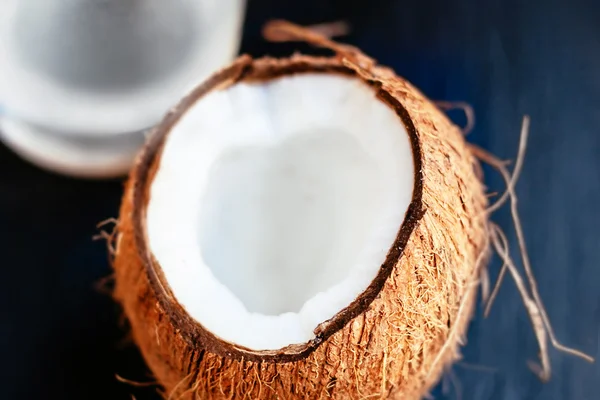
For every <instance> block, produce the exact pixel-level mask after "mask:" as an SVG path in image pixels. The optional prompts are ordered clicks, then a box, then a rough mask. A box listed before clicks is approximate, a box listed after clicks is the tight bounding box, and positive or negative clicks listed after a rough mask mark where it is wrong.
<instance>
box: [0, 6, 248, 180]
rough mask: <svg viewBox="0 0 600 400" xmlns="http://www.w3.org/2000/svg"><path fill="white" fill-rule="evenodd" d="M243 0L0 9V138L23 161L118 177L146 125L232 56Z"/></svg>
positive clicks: (10, 7)
mask: <svg viewBox="0 0 600 400" xmlns="http://www.w3.org/2000/svg"><path fill="white" fill-rule="evenodd" d="M244 3H245V1H244V0H43V1H40V0H1V1H0V113H1V119H0V136H1V137H2V139H3V140H4V142H5V143H7V144H8V145H9V146H10V147H12V148H13V149H14V150H15V151H16V152H18V153H20V154H21V155H22V156H23V157H25V158H27V159H28V160H30V161H32V162H34V163H36V164H38V165H41V166H43V167H46V168H50V169H53V170H56V171H59V172H63V173H67V174H71V175H78V176H88V177H92V176H95V177H107V176H113V175H118V174H122V173H124V172H125V171H127V170H128V169H129V167H130V165H131V162H132V160H133V157H134V156H135V154H136V152H137V151H138V149H139V147H140V146H141V144H142V143H143V131H144V130H146V129H147V128H149V127H152V126H153V125H155V124H156V123H157V122H158V121H160V119H161V118H162V116H163V115H164V114H165V112H166V111H167V110H168V109H169V108H170V107H171V106H173V105H174V104H175V103H176V102H177V101H178V100H179V99H180V98H181V97H182V96H183V94H184V93H185V92H186V91H187V90H188V89H189V88H190V87H191V86H193V85H194V84H196V83H198V82H199V81H201V80H202V79H204V78H205V77H206V76H207V75H209V74H210V73H211V72H213V71H215V70H216V69H218V68H219V67H221V66H223V65H225V64H226V63H228V62H229V61H230V60H231V59H232V58H233V57H234V56H235V54H236V53H237V50H238V45H239V41H240V35H241V25H242V20H243V11H244Z"/></svg>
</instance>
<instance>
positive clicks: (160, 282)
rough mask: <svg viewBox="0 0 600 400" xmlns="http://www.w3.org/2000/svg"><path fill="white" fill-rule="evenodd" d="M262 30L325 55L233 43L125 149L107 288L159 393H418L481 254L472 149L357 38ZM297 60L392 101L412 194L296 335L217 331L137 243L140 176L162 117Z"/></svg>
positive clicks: (427, 383)
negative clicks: (384, 234) (146, 135)
mask: <svg viewBox="0 0 600 400" xmlns="http://www.w3.org/2000/svg"><path fill="white" fill-rule="evenodd" d="M266 33H267V36H269V37H270V38H271V39H278V40H285V39H290V38H291V39H294V38H301V39H303V40H307V41H310V42H313V43H314V44H317V45H320V46H324V47H328V48H330V49H332V50H334V51H335V52H336V55H335V56H333V57H330V58H327V57H310V56H304V55H295V56H293V57H291V58H285V59H274V58H269V57H266V58H260V59H252V58H250V57H249V56H242V57H240V58H239V59H237V60H236V61H235V62H234V63H233V64H232V65H231V66H229V67H227V68H225V69H223V70H222V71H220V72H218V73H216V74H215V75H213V76H212V77H211V78H209V79H208V80H207V81H206V82H205V83H204V84H202V85H201V86H199V87H198V88H196V89H195V90H194V91H193V92H192V93H191V94H190V95H188V96H187V97H186V98H185V99H183V101H182V102H181V103H180V104H179V105H178V106H176V107H175V108H174V109H173V110H172V111H171V112H170V113H169V114H168V115H167V116H166V118H165V119H164V120H163V122H162V123H161V124H160V125H159V126H158V127H157V128H156V130H155V131H154V133H153V134H152V136H151V138H150V140H149V141H148V143H147V145H146V147H145V148H144V150H143V151H142V153H141V155H140V156H139V158H138V160H137V163H136V166H135V168H134V169H133V171H132V172H131V175H130V179H129V181H128V184H127V187H126V191H125V195H124V197H123V202H122V206H121V212H120V219H119V225H118V231H119V234H118V235H119V237H118V239H117V247H116V249H115V254H114V255H115V259H114V269H115V278H116V287H115V297H116V298H117V299H118V300H119V301H120V302H121V304H122V305H123V308H124V311H125V314H126V315H127V317H128V319H129V321H130V324H131V328H132V333H133V337H134V340H135V342H136V343H137V345H138V346H139V348H140V350H141V352H142V355H143V356H144V358H145V360H146V362H147V364H148V366H149V367H150V369H151V370H152V372H153V373H154V375H155V377H156V379H157V380H158V381H159V382H160V383H161V384H162V386H163V387H164V390H165V392H164V393H165V395H166V396H168V397H170V398H182V399H195V398H200V399H204V398H215V399H217V398H245V397H248V398H253V399H254V398H283V399H287V398H310V399H313V398H314V399H317V398H327V397H331V398H336V399H362V398H376V397H377V398H403V399H405V398H406V399H413V398H420V397H422V396H423V395H425V394H426V393H427V391H428V390H429V389H430V388H431V387H432V385H434V384H435V383H436V382H437V381H438V379H439V377H440V376H441V374H442V372H443V370H444V368H445V367H446V366H447V365H449V364H450V363H452V362H453V361H455V360H456V359H458V358H459V356H460V353H459V348H460V345H461V344H462V343H463V341H462V340H461V339H462V337H463V334H464V333H465V331H466V328H467V325H468V322H469V319H470V316H471V313H472V310H473V306H474V304H475V299H476V290H475V288H476V284H477V277H478V273H479V269H480V266H481V265H482V264H483V263H484V261H485V260H486V258H487V257H486V256H487V254H488V252H487V250H488V234H487V226H488V225H487V213H486V212H485V210H486V206H487V200H486V196H485V194H484V188H483V185H482V183H481V181H480V179H479V178H478V175H477V171H478V161H477V159H476V158H475V157H474V155H473V154H472V152H471V151H470V150H469V148H468V147H467V145H466V142H465V139H464V137H463V135H462V133H461V130H460V129H459V128H458V127H456V126H455V125H453V124H452V123H451V122H450V120H449V119H448V118H447V117H446V116H445V115H444V114H443V113H442V112H441V111H440V110H439V109H438V108H437V107H436V106H435V105H434V104H433V103H432V102H431V101H430V100H429V99H427V98H426V97H425V96H424V95H423V94H421V93H420V92H419V91H418V90H417V89H415V88H414V87H413V86H412V85H410V84H409V83H408V82H407V81H405V80H404V79H402V78H400V77H398V76H396V75H395V74H394V73H393V71H391V70H390V69H387V68H384V67H380V66H377V65H376V64H375V62H374V61H373V60H372V59H370V58H369V57H367V56H365V55H364V54H362V53H361V52H360V51H359V50H358V49H356V48H353V47H351V46H346V45H341V44H337V43H335V42H332V41H330V40H329V39H327V38H325V37H324V36H321V35H319V34H317V33H314V32H309V31H306V30H303V29H302V28H299V27H296V26H293V25H289V24H287V25H286V24H284V23H276V24H273V25H270V27H269V29H268V30H267V32H266ZM309 72H310V73H323V74H343V75H346V76H348V77H351V78H353V79H358V80H361V81H362V82H364V83H365V84H366V85H368V86H369V87H370V88H371V89H372V90H373V92H374V93H375V94H376V95H377V98H378V99H379V101H383V102H384V103H386V104H387V105H389V106H390V107H391V108H392V109H394V110H395V111H396V113H397V114H398V123H402V124H404V125H405V127H406V128H407V131H408V133H409V135H410V139H411V142H412V147H413V154H414V162H415V183H414V189H413V198H412V202H411V205H410V207H409V209H408V211H407V213H406V218H405V221H404V223H403V224H402V226H401V227H400V230H399V234H398V237H397V240H396V242H395V243H394V244H393V246H392V247H391V248H390V250H389V253H388V256H387V258H386V261H385V262H384V264H383V265H382V267H381V269H380V272H379V273H378V275H377V277H376V278H375V279H374V280H373V281H372V283H371V284H370V286H369V287H368V288H367V289H366V290H365V291H364V292H363V293H362V294H361V295H360V296H359V297H358V298H357V299H356V300H355V301H354V302H352V303H351V304H349V305H348V306H347V307H346V308H344V309H343V310H341V311H340V312H339V313H338V314H336V315H335V316H334V317H333V318H332V319H331V320H328V321H324V322H323V323H321V324H320V325H319V326H317V327H316V329H315V339H313V340H311V341H310V342H308V343H304V344H297V345H292V346H288V347H286V348H284V349H280V350H278V351H254V350H250V349H247V348H243V347H240V346H236V345H234V344H231V343H227V342H224V341H222V340H221V339H219V338H218V337H216V336H215V335H213V334H212V333H211V332H210V331H207V330H206V329H204V327H202V326H201V325H200V324H199V323H198V322H197V321H195V320H193V319H192V318H191V317H190V316H189V315H188V314H187V313H186V311H185V309H184V308H183V307H182V306H181V305H180V304H179V303H178V302H177V298H176V296H175V295H174V293H173V292H172V291H171V289H170V288H169V283H168V282H167V281H166V279H165V277H164V275H163V274H162V270H161V267H160V265H158V263H157V261H156V260H155V259H154V258H153V256H152V249H150V248H149V247H148V245H147V239H146V228H145V213H146V207H147V204H148V201H149V187H150V185H151V183H152V180H153V177H154V173H155V172H156V170H157V169H158V168H160V156H161V148H162V145H163V143H164V142H165V141H166V140H168V137H169V132H170V130H171V128H172V127H173V126H174V124H176V123H177V121H178V119H179V117H180V116H181V115H182V114H183V113H184V112H185V111H186V110H187V109H188V108H189V107H191V106H192V105H193V104H194V103H195V102H196V101H201V98H202V96H204V95H205V94H206V93H208V92H210V91H213V90H224V89H226V88H228V87H230V86H232V85H235V84H236V83H238V82H255V83H256V84H260V83H261V82H265V81H268V80H271V79H277V78H278V77H281V76H286V75H289V74H302V73H309ZM374 101H376V100H374Z"/></svg>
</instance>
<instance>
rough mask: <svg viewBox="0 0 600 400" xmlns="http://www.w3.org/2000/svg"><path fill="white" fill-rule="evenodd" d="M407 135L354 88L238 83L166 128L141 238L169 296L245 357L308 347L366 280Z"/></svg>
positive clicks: (404, 177) (394, 199)
mask: <svg viewBox="0 0 600 400" xmlns="http://www.w3.org/2000/svg"><path fill="white" fill-rule="evenodd" d="M413 183H414V165H413V155H412V148H411V144H410V139H409V136H408V133H407V131H406V128H405V127H404V125H403V124H402V122H401V120H400V119H399V117H398V115H397V114H396V113H395V111H394V110H393V109H392V108H391V107H389V106H388V105H386V104H385V103H383V102H382V101H380V100H379V99H377V98H376V96H375V93H374V91H373V89H371V88H370V87H369V86H368V85H366V84H365V83H363V82H362V81H360V80H358V79H356V78H351V77H345V76H341V75H340V76H338V75H331V74H328V75H323V74H318V73H311V74H298V75H293V76H289V77H283V78H277V79H274V80H270V81H267V82H262V83H239V84H236V85H234V86H232V87H231V88H228V89H226V90H221V91H213V92H211V93H209V94H208V95H206V96H205V97H203V98H201V99H200V100H198V101H197V102H196V103H195V104H194V105H193V106H191V108H189V109H188V110H187V111H186V112H185V113H184V115H183V116H182V117H181V119H180V120H179V122H178V123H177V124H176V125H175V126H174V127H173V128H172V130H171V132H170V133H169V135H168V137H167V139H166V143H165V146H164V149H163V152H162V154H161V159H160V163H159V167H158V169H157V172H156V175H155V177H154V180H153V182H152V186H151V192H150V193H151V194H150V200H149V203H148V206H147V235H148V240H149V246H150V249H151V252H152V253H153V255H154V257H155V258H156V260H157V262H158V264H159V265H160V266H161V268H162V271H163V273H164V277H165V279H166V281H167V282H168V284H169V286H170V288H171V290H172V292H173V294H174V296H175V297H176V298H177V301H178V302H179V303H180V304H181V305H182V306H183V307H184V308H185V309H186V311H187V312H188V313H189V315H190V316H191V317H192V318H194V319H195V320H196V321H198V322H199V323H200V324H201V325H202V326H203V327H204V328H205V329H207V330H209V331H210V332H212V333H213V334H215V335H216V336H217V337H219V338H221V339H222V340H225V341H227V342H230V343H234V344H237V345H240V346H244V347H247V348H250V349H253V350H277V349H281V348H283V347H285V346H287V345H290V344H298V343H306V342H307V341H309V340H310V339H312V338H314V333H313V330H314V329H315V328H316V327H317V326H318V325H319V324H320V323H322V322H324V321H326V320H328V319H330V318H332V317H333V316H334V315H335V314H336V313H338V312H339V311H340V310H342V309H343V308H345V307H347V306H348V305H349V304H350V303H351V302H352V301H354V300H355V299H356V298H357V297H358V296H359V295H360V294H361V293H362V292H363V291H364V290H365V289H366V288H367V287H368V286H369V284H370V283H371V282H372V281H373V279H374V278H375V277H376V275H377V273H378V272H379V270H380V268H381V266H382V263H383V262H384V260H385V258H386V255H387V253H388V251H389V250H390V248H391V246H392V245H393V243H394V241H395V239H396V237H397V235H398V232H399V229H400V227H401V225H402V222H403V220H404V217H405V214H406V210H407V208H408V206H409V203H410V201H411V198H412V191H413Z"/></svg>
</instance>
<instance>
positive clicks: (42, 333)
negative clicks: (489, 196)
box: [0, 0, 600, 400]
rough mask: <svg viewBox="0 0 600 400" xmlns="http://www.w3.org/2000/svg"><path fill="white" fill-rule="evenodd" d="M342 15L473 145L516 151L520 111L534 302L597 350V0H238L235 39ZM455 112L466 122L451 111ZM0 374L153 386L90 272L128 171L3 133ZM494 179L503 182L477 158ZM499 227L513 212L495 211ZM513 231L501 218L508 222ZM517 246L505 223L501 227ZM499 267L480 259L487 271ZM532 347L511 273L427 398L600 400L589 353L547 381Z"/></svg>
mask: <svg viewBox="0 0 600 400" xmlns="http://www.w3.org/2000/svg"><path fill="white" fill-rule="evenodd" d="M273 17H277V18H287V19H290V20H293V21H296V22H299V23H305V24H308V23H316V22H323V21H331V20H337V19H346V20H348V21H349V22H350V23H351V24H352V26H353V31H352V34H351V35H350V36H348V37H346V38H344V40H346V41H348V42H350V43H353V44H356V45H358V46H360V47H361V48H363V49H364V50H365V51H366V52H367V53H369V54H371V55H372V56H373V57H375V58H376V59H378V60H379V61H380V62H381V63H383V64H387V65H389V66H392V67H393V68H394V69H395V70H396V71H397V72H398V73H399V74H400V75H403V76H404V77H406V78H408V79H409V80H410V81H412V82H413V83H414V84H416V85H417V86H418V87H420V88H421V89H422V90H423V91H424V92H425V93H426V94H427V95H429V96H430V97H431V98H433V99H440V100H442V99H443V100H464V101H467V102H469V103H470V104H472V105H473V106H474V108H475V111H476V114H477V126H476V129H475V131H474V132H473V133H472V135H471V136H469V140H471V141H473V142H475V143H477V144H479V145H481V146H483V147H485V148H487V149H489V150H490V151H492V152H494V153H495V154H497V155H499V156H501V157H503V158H511V157H513V156H514V154H515V151H516V147H517V142H518V132H519V125H520V119H521V116H522V115H523V114H524V113H528V114H530V115H531V120H532V123H531V138H530V142H529V146H530V151H529V153H528V155H527V158H526V163H525V168H524V171H523V175H522V179H521V180H520V182H519V184H518V187H517V190H518V195H519V198H520V209H521V213H522V217H523V222H524V226H525V234H526V239H527V242H528V246H529V249H530V252H531V258H532V262H533V267H534V270H535V273H536V275H537V279H538V282H539V287H540V290H541V294H542V297H543V299H544V301H545V303H546V306H547V308H548V312H549V315H550V318H551V320H552V323H553V325H554V328H555V330H556V333H557V335H558V337H559V338H560V339H562V341H563V342H564V343H565V344H568V345H572V346H576V347H579V348H580V349H582V350H584V351H586V352H588V353H590V354H591V355H592V356H596V357H597V356H600V354H599V351H598V340H599V336H600V333H599V332H600V330H599V328H600V263H599V261H600V256H599V255H598V252H599V250H600V211H599V210H598V208H599V207H600V23H599V21H600V2H592V1H590V2H587V3H585V2H584V1H566V0H565V1H559V0H545V1H542V0H534V1H519V0H502V1H479V0H457V1H447V0H446V1H443V0H439V1H434V0H419V1H413V0H396V1H390V0H370V1H344V0H337V1H332V0H330V1H323V0H321V1H319V0H312V1H280V0H254V1H252V0H251V1H250V4H249V7H248V10H247V19H246V25H245V29H244V40H243V43H242V51H245V52H250V53H251V54H255V55H261V54H265V53H270V54H275V55H283V54H287V53H289V52H290V51H291V50H293V49H294V48H299V49H301V50H303V51H310V49H309V48H308V47H306V46H294V45H287V44H286V45H281V44H278V45H274V44H267V43H265V42H263V41H262V39H261V37H260V26H261V25H262V24H263V23H264V22H265V21H266V20H267V19H269V18H273ZM453 117H455V118H457V121H458V122H461V121H460V119H461V115H460V114H456V115H453ZM0 171H2V172H1V173H0V250H1V254H2V278H1V279H0V304H1V307H0V318H1V323H0V354H1V355H2V360H3V362H4V364H3V367H2V370H1V371H0V377H1V378H0V383H1V387H2V389H1V390H0V398H2V399H130V398H131V395H132V394H133V395H135V397H136V398H138V399H143V398H154V395H153V393H154V389H153V388H137V387H132V386H129V385H126V384H123V383H120V382H118V381H117V380H116V379H115V374H118V375H120V376H122V377H124V378H127V379H132V380H136V381H148V380H149V374H148V372H147V371H146V370H145V368H144V365H143V362H142V361H141V359H140V357H139V355H138V353H137V352H136V350H135V348H134V347H133V346H131V344H130V342H129V341H128V338H127V332H126V329H124V327H123V325H122V324H120V312H119V309H118V308H117V306H115V305H114V303H113V302H112V301H111V299H110V297H109V296H107V295H106V294H104V293H102V291H100V290H98V288H97V282H98V281H99V280H100V279H101V278H103V277H106V276H107V275H109V274H110V268H109V265H108V262H107V258H106V251H105V247H104V244H103V243H101V242H94V241H92V240H91V238H92V236H93V235H94V234H95V233H96V232H97V230H96V228H95V225H96V223H97V222H98V221H100V220H103V219H105V218H108V217H114V216H116V215H117V208H118V204H119V198H120V195H121V192H122V182H121V181H112V182H86V181H80V180H74V179H69V178H64V177H59V176H56V175H53V174H51V173H47V172H44V171H41V170H38V169H36V168H35V167H33V166H30V165H28V164H26V163H25V162H23V161H21V160H20V159H19V158H17V157H16V156H15V155H13V154H12V153H11V152H10V151H9V150H8V149H6V148H4V147H1V145H0ZM486 182H487V183H488V185H489V187H490V189H491V190H500V189H501V188H502V185H501V181H500V179H499V178H498V177H497V176H496V175H495V174H494V173H492V172H491V171H487V174H486ZM495 220H496V221H497V222H498V223H500V225H501V226H502V227H504V228H505V230H507V231H509V230H510V220H509V215H508V213H506V212H500V213H498V214H497V215H496V216H495ZM509 232H510V231H509ZM509 239H510V241H511V245H512V246H513V247H514V246H515V245H516V242H515V237H514V234H510V235H509ZM498 267H499V266H498V263H497V262H494V263H492V264H491V266H490V268H491V271H492V274H493V275H495V274H497V270H498ZM537 351H538V349H537V345H536V342H535V339H534V336H533V333H532V330H531V327H530V324H529V320H528V319H527V316H526V314H525V312H524V308H523V305H522V303H521V300H520V299H519V296H518V294H517V292H516V290H515V286H514V284H513V283H512V282H510V281H507V283H506V284H505V285H504V286H503V288H502V290H501V292H500V296H499V298H498V300H497V303H496V305H495V307H494V309H493V310H492V313H491V316H490V317H489V318H488V319H483V318H482V316H481V310H480V309H478V311H477V313H476V316H475V319H474V321H473V323H472V324H471V328H470V330H469V333H468V343H467V344H466V346H465V348H464V352H463V353H464V359H463V361H462V362H460V363H458V364H456V365H455V366H453V368H452V369H451V370H450V371H449V373H448V375H447V377H446V378H445V379H444V380H443V382H442V383H441V384H440V386H439V387H438V388H436V390H435V391H434V393H433V395H434V396H435V397H436V398H451V399H477V400H480V399H481V400H483V399H540V400H542V399H543V400H558V399H561V400H562V399H574V400H580V399H598V398H600V366H599V365H598V364H588V363H586V362H584V361H581V360H578V359H574V358H573V357H570V356H568V355H565V354H562V353H559V352H557V351H554V350H553V351H551V361H552V365H553V372H554V374H553V378H552V380H551V381H550V382H549V383H547V384H542V383H540V382H539V381H538V379H537V378H536V377H535V376H534V375H533V374H532V373H531V372H530V371H529V369H528V367H527V361H528V360H532V359H536V357H537Z"/></svg>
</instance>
